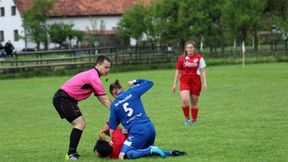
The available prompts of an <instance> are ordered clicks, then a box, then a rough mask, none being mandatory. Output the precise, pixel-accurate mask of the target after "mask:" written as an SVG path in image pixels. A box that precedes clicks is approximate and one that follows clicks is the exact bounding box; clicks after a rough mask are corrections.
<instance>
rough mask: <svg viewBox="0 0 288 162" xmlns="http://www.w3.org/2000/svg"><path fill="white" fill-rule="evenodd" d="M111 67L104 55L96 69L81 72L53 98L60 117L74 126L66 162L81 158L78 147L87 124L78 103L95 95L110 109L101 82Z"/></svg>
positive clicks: (97, 61) (66, 83)
mask: <svg viewBox="0 0 288 162" xmlns="http://www.w3.org/2000/svg"><path fill="white" fill-rule="evenodd" d="M110 66H111V60H110V59H109V58H108V57H106V56H103V55H101V56H99V57H97V59H96V65H95V67H94V68H92V69H90V70H87V71H84V72H81V73H79V74H77V75H75V76H74V77H72V78H71V79H70V80H68V81H66V82H65V83H64V84H63V85H62V86H61V88H60V89H59V90H58V91H57V92H56V93H55V95H54V97H53V105H54V107H55V108H56V110H57V112H58V114H59V115H60V117H61V118H62V119H64V118H65V119H66V120H67V121H68V122H69V123H71V124H72V126H73V129H72V131H71V134H70V144H69V149H68V152H67V154H66V156H65V159H66V160H78V159H79V157H80V155H79V154H78V153H77V147H78V144H79V141H80V138H81V134H82V132H83V131H84V129H85V125H86V124H85V119H84V117H83V116H82V113H81V111H80V108H79V107H78V102H79V101H82V100H84V99H86V98H88V97H89V96H90V95H91V93H94V95H95V96H96V97H97V99H98V100H99V101H100V102H101V103H102V104H103V105H105V106H106V107H107V108H109V107H110V104H111V101H110V99H109V97H108V96H107V95H106V92H105V90H104V87H103V84H102V82H101V80H100V77H101V76H105V75H108V73H109V70H110Z"/></svg>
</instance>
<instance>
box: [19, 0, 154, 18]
mask: <svg viewBox="0 0 288 162" xmlns="http://www.w3.org/2000/svg"><path fill="white" fill-rule="evenodd" d="M32 1H33V0H14V2H15V4H16V6H17V8H18V10H19V11H20V13H21V14H23V12H24V11H26V10H27V9H29V7H31V6H32ZM149 2H150V0H56V3H55V7H54V10H53V11H51V13H49V16H53V17H54V16H56V17H58V16H94V15H102V16H103V15H122V14H123V13H124V12H125V11H127V10H128V9H129V8H130V7H132V6H133V5H135V4H137V3H142V4H144V5H148V4H149Z"/></svg>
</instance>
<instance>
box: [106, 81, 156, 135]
mask: <svg viewBox="0 0 288 162" xmlns="http://www.w3.org/2000/svg"><path fill="white" fill-rule="evenodd" d="M134 84H135V86H132V87H130V88H129V89H128V90H127V91H125V92H121V93H120V94H118V97H117V98H116V99H115V100H114V101H113V102H112V104H111V107H110V120H109V124H110V129H114V130H115V129H116V128H117V126H118V124H119V123H121V124H122V125H123V127H124V128H125V129H126V130H128V132H130V129H131V128H133V127H134V128H135V127H137V126H139V125H142V124H144V123H150V122H151V121H150V119H149V118H148V117H147V115H146V113H145V110H144V107H143V104H142V101H141V98H140V97H141V95H142V94H144V93H145V92H146V91H148V90H149V89H150V88H151V87H152V86H153V82H152V81H149V80H144V79H137V80H136V82H135V83H134Z"/></svg>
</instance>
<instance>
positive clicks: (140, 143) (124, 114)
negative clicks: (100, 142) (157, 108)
mask: <svg viewBox="0 0 288 162" xmlns="http://www.w3.org/2000/svg"><path fill="white" fill-rule="evenodd" d="M128 85H129V86H130V88H129V89H128V90H127V91H123V89H122V86H121V85H120V84H119V80H116V81H115V82H114V83H112V84H111V85H110V93H111V94H112V96H113V97H115V100H114V101H113V102H112V104H111V106H110V119H109V123H110V125H109V128H110V135H112V134H113V131H114V130H115V129H117V127H118V125H119V124H120V123H121V124H122V126H123V127H124V128H125V129H126V130H127V131H128V137H127V139H126V140H125V142H124V144H123V146H122V149H121V152H120V154H119V159H134V158H138V157H142V156H148V155H151V154H158V155H160V156H161V157H165V156H166V152H165V151H163V150H161V149H159V148H158V147H156V146H153V145H154V141H155V135H156V132H155V128H154V125H153V124H152V122H151V120H150V119H149V117H148V116H147V115H146V113H145V110H144V107H143V104H142V101H141V98H140V97H141V95H143V94H144V93H145V92H146V91H148V90H149V89H150V88H151V87H152V86H153V82H152V81H149V80H144V79H137V80H133V81H129V82H128ZM112 138H113V137H112ZM182 154H183V155H184V154H185V152H183V153H182Z"/></svg>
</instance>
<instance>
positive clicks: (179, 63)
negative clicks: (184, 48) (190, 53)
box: [176, 55, 184, 70]
mask: <svg viewBox="0 0 288 162" xmlns="http://www.w3.org/2000/svg"><path fill="white" fill-rule="evenodd" d="M183 61H184V56H183V55H180V56H179V57H178V61H177V64H176V69H177V70H183Z"/></svg>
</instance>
